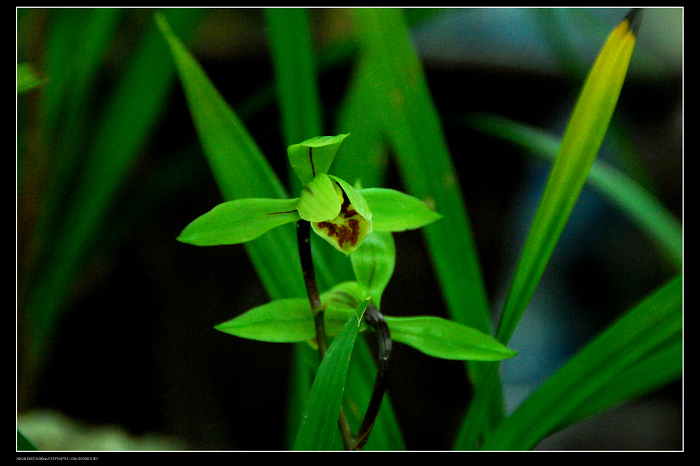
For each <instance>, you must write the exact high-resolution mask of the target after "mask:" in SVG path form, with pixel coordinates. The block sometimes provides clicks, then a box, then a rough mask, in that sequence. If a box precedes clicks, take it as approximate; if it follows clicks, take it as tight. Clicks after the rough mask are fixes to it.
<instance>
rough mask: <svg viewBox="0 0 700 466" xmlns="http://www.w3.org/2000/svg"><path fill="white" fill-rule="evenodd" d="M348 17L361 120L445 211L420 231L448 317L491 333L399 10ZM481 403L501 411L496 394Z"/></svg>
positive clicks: (457, 193)
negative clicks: (356, 55) (377, 129)
mask: <svg viewBox="0 0 700 466" xmlns="http://www.w3.org/2000/svg"><path fill="white" fill-rule="evenodd" d="M353 19H354V20H355V26H356V34H357V39H358V43H359V48H360V52H361V54H360V59H359V60H360V64H359V68H360V71H359V72H358V79H360V80H361V81H360V82H358V87H359V90H361V91H363V92H366V93H367V94H368V95H369V96H371V98H372V101H371V102H366V103H364V102H363V105H362V107H363V108H368V107H369V108H371V109H372V111H371V112H368V113H367V114H366V115H369V118H368V117H365V118H366V121H364V122H362V123H361V124H363V125H368V124H375V125H378V126H381V128H382V130H383V132H384V134H385V135H386V136H387V140H388V142H389V145H390V146H391V148H392V150H393V152H394V154H395V156H396V160H397V162H398V165H399V168H400V171H401V176H402V179H403V181H404V183H405V185H406V187H407V189H408V192H409V193H410V194H411V195H413V196H415V197H417V198H418V199H420V200H422V201H424V202H425V203H426V204H428V205H430V206H431V207H433V208H434V209H435V210H436V211H437V212H440V214H441V215H442V216H443V219H442V220H441V221H439V222H434V223H432V224H430V225H428V226H426V227H425V228H424V230H423V231H424V233H425V237H426V240H427V243H428V247H429V250H430V255H431V262H432V264H433V266H434V267H435V271H436V275H437V278H438V280H439V283H440V287H441V289H442V293H443V296H444V299H445V302H446V304H447V308H448V312H449V314H450V316H451V317H452V319H453V320H454V321H456V322H458V323H461V324H464V325H467V326H469V327H473V328H476V329H477V330H479V331H481V332H483V333H490V332H491V321H490V311H489V303H488V298H487V295H486V290H485V287H484V283H483V277H482V274H481V267H480V264H479V258H478V254H477V250H476V246H475V244H474V238H473V235H472V232H471V227H470V225H469V218H468V215H467V211H466V208H465V206H464V203H463V197H462V192H461V188H460V185H459V178H458V177H457V174H456V172H455V169H454V165H453V162H452V158H451V156H450V153H449V151H448V147H447V143H446V141H445V137H444V134H443V129H442V124H441V122H440V118H439V116H438V112H437V109H436V108H435V105H434V103H433V100H432V98H431V95H430V91H429V89H428V85H427V81H426V78H425V75H424V73H423V70H422V67H421V63H420V60H419V59H418V57H417V55H416V53H415V51H414V49H413V45H412V43H411V38H410V35H409V31H408V27H407V25H406V22H405V20H404V18H403V16H402V13H401V11H400V10H397V9H379V8H358V9H356V10H353ZM344 130H351V131H354V130H353V129H352V128H344ZM485 364H491V363H482V362H472V363H470V364H469V369H470V371H471V374H470V375H471V380H472V381H473V382H474V384H475V385H476V386H480V385H481V384H482V383H483V379H484V377H483V374H484V373H485V372H484V371H485V369H486V368H487V366H485ZM487 401H488V400H487ZM483 407H484V408H485V409H486V410H487V412H488V413H490V414H492V416H491V417H493V418H495V419H498V418H499V417H500V415H501V410H502V408H501V404H500V400H496V402H494V403H493V404H489V403H487V404H485V405H484V406H483Z"/></svg>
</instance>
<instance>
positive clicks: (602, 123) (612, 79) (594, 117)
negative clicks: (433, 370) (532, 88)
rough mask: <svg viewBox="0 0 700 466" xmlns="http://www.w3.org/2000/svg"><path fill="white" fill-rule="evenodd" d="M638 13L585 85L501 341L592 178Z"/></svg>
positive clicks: (526, 250) (612, 39) (524, 256)
mask: <svg viewBox="0 0 700 466" xmlns="http://www.w3.org/2000/svg"><path fill="white" fill-rule="evenodd" d="M637 15H638V13H637V10H633V13H631V14H630V15H628V16H627V17H625V19H623V20H622V22H621V23H620V25H619V26H618V27H616V28H615V30H614V31H613V32H612V33H611V35H610V36H609V38H608V40H607V41H606V43H605V45H604V46H603V49H602V50H601V52H600V54H599V55H598V58H597V60H596V62H595V64H594V65H593V68H592V69H591V71H590V73H589V75H588V77H587V79H586V82H585V84H584V86H583V90H582V91H581V95H580V96H579V98H578V102H577V103H576V107H575V108H574V112H573V114H572V116H571V119H570V121H569V124H568V126H567V128H566V132H565V133H564V138H563V139H562V143H561V147H560V149H559V153H558V155H557V157H556V160H555V161H554V166H553V167H552V171H551V173H550V175H549V179H548V181H547V185H546V187H545V191H544V194H543V195H542V201H541V202H540V206H539V208H538V210H537V214H536V215H535V219H534V221H533V223H532V227H531V228H530V232H529V234H528V237H527V240H526V242H525V245H524V247H523V250H522V253H521V257H520V260H519V262H518V266H517V270H516V272H515V277H514V278H513V282H512V285H511V288H510V292H509V294H508V298H507V300H506V304H505V307H504V310H503V315H502V318H501V321H500V322H499V327H498V331H497V337H498V339H499V340H500V341H503V342H507V341H508V340H509V339H510V337H511V336H512V334H513V331H514V330H515V327H516V325H517V323H518V321H519V320H520V317H521V316H522V314H523V312H524V311H525V308H526V307H527V304H528V302H529V301H530V298H531V297H532V294H533V293H534V291H535V288H536V286H537V283H538V282H539V280H540V277H541V276H542V273H543V272H544V269H545V267H546V265H547V262H548V261H549V258H550V256H551V254H552V251H553V250H554V246H555V245H556V243H557V241H558V240H559V236H560V235H561V232H562V230H563V229H564V225H565V224H566V221H567V220H568V218H569V214H570V213H571V210H572V209H573V206H574V204H575V203H576V199H577V198H578V195H579V193H580V191H581V188H582V187H583V184H584V183H585V181H586V178H587V177H588V173H589V171H590V169H591V166H592V165H593V162H594V160H595V157H596V155H597V153H598V149H599V148H600V144H601V142H602V140H603V136H605V132H606V131H607V129H608V124H609V123H610V118H611V117H612V114H613V110H614V109H615V105H616V104H617V99H618V97H619V95H620V89H621V88H622V83H623V81H624V79H625V75H626V73H627V67H628V65H629V61H630V57H631V56H632V50H633V49H634V43H635V40H636V34H635V32H634V28H635V27H636V26H637V21H638V19H639V16H637ZM631 21H632V22H634V25H632V24H631Z"/></svg>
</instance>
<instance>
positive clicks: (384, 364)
mask: <svg viewBox="0 0 700 466" xmlns="http://www.w3.org/2000/svg"><path fill="white" fill-rule="evenodd" d="M365 321H366V322H367V323H368V324H369V325H370V326H372V327H373V328H374V330H375V332H376V333H377V344H378V354H377V378H376V379H375V381H374V389H373V390H372V397H371V398H370V400H369V406H367V411H366V412H365V417H364V419H363V420H362V425H361V426H360V431H359V432H358V433H357V439H356V444H355V449H356V450H361V449H362V447H363V446H364V445H365V443H366V442H367V439H368V438H369V434H370V432H371V431H372V427H373V426H374V421H375V420H376V419H377V415H378V414H379V408H380V407H381V405H382V399H383V398H384V392H385V391H386V382H387V374H388V369H389V356H391V348H392V344H391V333H389V326H388V325H387V323H386V320H384V316H383V315H382V314H381V313H380V312H379V309H377V307H376V306H375V305H374V303H372V302H370V303H369V305H368V306H367V310H366V311H365Z"/></svg>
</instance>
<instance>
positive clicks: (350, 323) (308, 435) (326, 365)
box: [294, 301, 368, 450]
mask: <svg viewBox="0 0 700 466" xmlns="http://www.w3.org/2000/svg"><path fill="white" fill-rule="evenodd" d="M367 304H368V301H363V302H362V303H360V306H359V307H358V308H357V314H354V315H351V316H350V318H348V320H347V322H346V323H345V325H344V326H343V329H342V330H341V331H340V333H339V334H338V336H337V337H336V338H335V340H333V344H332V345H331V346H330V348H329V349H328V352H327V353H326V356H325V357H324V358H323V361H321V365H320V366H319V368H318V373H317V374H316V377H315V378H314V383H313V385H312V386H311V393H310V394H309V402H308V404H307V407H306V410H305V411H304V414H303V415H302V418H301V424H300V425H299V431H298V432H297V437H296V440H295V441H294V450H331V449H333V446H334V439H335V437H336V434H337V432H338V428H337V423H338V411H339V410H340V403H341V401H342V399H343V390H344V388H345V377H346V375H347V373H348V367H349V366H350V357H351V356H352V349H353V346H354V345H355V339H356V338H357V332H358V330H359V328H360V322H361V321H362V315H363V314H364V312H365V309H366V308H367Z"/></svg>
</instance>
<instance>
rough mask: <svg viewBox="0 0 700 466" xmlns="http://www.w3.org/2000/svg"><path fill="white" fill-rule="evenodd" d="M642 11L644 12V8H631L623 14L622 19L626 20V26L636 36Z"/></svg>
mask: <svg viewBox="0 0 700 466" xmlns="http://www.w3.org/2000/svg"><path fill="white" fill-rule="evenodd" d="M642 13H644V8H632V10H630V12H629V13H627V15H626V16H625V19H623V21H627V24H628V28H629V30H630V32H631V33H632V34H634V36H635V37H636V36H637V34H638V32H639V26H640V25H641V23H642V16H643V15H642Z"/></svg>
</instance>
